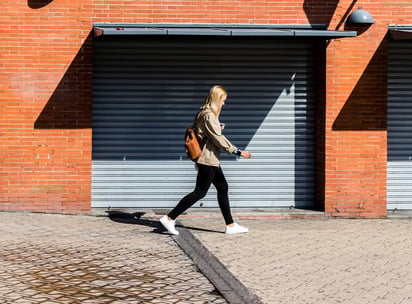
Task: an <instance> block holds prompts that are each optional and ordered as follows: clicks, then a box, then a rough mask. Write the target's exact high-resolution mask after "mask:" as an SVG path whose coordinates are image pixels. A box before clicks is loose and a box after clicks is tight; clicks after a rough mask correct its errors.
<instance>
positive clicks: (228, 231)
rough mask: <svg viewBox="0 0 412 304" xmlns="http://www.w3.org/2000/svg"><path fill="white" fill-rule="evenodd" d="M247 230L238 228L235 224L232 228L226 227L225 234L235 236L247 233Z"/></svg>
mask: <svg viewBox="0 0 412 304" xmlns="http://www.w3.org/2000/svg"><path fill="white" fill-rule="evenodd" d="M247 232H249V229H247V228H246V227H242V226H240V225H239V224H238V223H235V224H234V225H233V226H232V227H229V226H226V230H225V233H226V234H236V233H247Z"/></svg>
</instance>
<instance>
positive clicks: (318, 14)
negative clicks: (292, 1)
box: [303, 0, 339, 25]
mask: <svg viewBox="0 0 412 304" xmlns="http://www.w3.org/2000/svg"><path fill="white" fill-rule="evenodd" d="M338 3H339V0H326V1H319V0H305V2H304V3H303V10H304V11H305V14H306V17H307V18H308V20H309V22H310V24H326V25H329V24H330V22H331V20H332V17H333V15H334V13H335V10H336V6H337V5H338Z"/></svg>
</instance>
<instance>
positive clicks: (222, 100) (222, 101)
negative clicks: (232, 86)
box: [220, 95, 227, 107]
mask: <svg viewBox="0 0 412 304" xmlns="http://www.w3.org/2000/svg"><path fill="white" fill-rule="evenodd" d="M226 98H227V96H226V95H223V96H222V99H221V100H220V102H221V103H222V107H223V106H224V105H225V101H226Z"/></svg>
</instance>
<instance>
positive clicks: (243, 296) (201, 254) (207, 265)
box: [173, 225, 263, 304]
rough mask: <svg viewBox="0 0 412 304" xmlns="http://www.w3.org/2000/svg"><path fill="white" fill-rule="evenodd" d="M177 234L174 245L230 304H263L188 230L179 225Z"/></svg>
mask: <svg viewBox="0 0 412 304" xmlns="http://www.w3.org/2000/svg"><path fill="white" fill-rule="evenodd" d="M179 233H180V234H179V235H178V236H175V237H173V238H174V240H175V241H176V243H177V244H178V245H179V246H180V247H181V248H182V249H183V251H184V252H185V253H186V254H187V255H188V256H189V257H190V258H191V259H192V260H193V262H194V263H195V265H196V266H197V267H198V268H199V270H200V271H201V272H202V273H203V274H204V275H205V276H206V277H207V278H208V279H209V281H210V282H211V283H212V284H213V285H214V286H215V287H216V289H217V290H219V292H220V293H221V294H222V295H223V296H224V297H225V298H226V300H227V301H228V302H229V303H230V304H263V302H262V301H260V300H259V298H258V297H257V296H256V295H255V294H254V293H252V292H251V291H250V290H249V289H248V288H247V287H246V286H244V285H243V284H242V283H241V282H240V281H239V280H238V279H237V278H236V277H235V276H234V275H233V274H232V273H231V272H230V271H229V270H228V269H227V268H226V267H225V266H224V265H223V264H222V263H221V262H220V261H219V260H218V259H217V258H216V257H215V256H214V255H213V254H212V253H211V252H209V250H207V248H206V247H205V246H203V244H202V243H201V242H200V241H199V240H198V239H197V238H196V237H195V236H194V235H193V234H192V233H191V232H190V231H189V230H188V229H186V228H184V226H182V225H181V226H180V229H179Z"/></svg>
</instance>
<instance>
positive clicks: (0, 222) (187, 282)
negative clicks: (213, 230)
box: [0, 212, 226, 304]
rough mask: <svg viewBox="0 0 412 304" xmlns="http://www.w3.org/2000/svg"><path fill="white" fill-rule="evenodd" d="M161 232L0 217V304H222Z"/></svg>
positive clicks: (123, 222) (42, 217)
mask: <svg viewBox="0 0 412 304" xmlns="http://www.w3.org/2000/svg"><path fill="white" fill-rule="evenodd" d="M159 228H160V226H159V223H158V222H157V221H151V220H148V219H146V220H144V219H140V220H139V219H134V218H133V217H130V218H117V217H114V218H112V219H110V218H108V217H91V216H68V215H50V214H30V213H1V212H0V303H2V304H9V303H10V304H23V303H25V304H34V303H45V304H46V303H50V304H51V303H76V304H79V303H82V304H88V303H94V304H102V303H118V304H126V303H127V304H133V303H162V304H163V303H182V304H183V303H186V304H196V303H199V304H200V303H226V301H225V300H224V299H223V298H222V296H221V295H220V294H219V293H218V292H216V290H215V288H214V287H213V286H212V285H211V284H210V282H209V281H208V280H207V279H206V278H205V277H204V276H203V275H202V274H201V273H199V272H198V270H197V267H196V266H195V265H194V264H193V262H192V261H191V260H190V259H189V258H188V257H187V256H186V254H185V253H184V252H183V251H182V250H181V249H180V248H179V247H178V246H177V245H176V243H175V242H174V240H173V239H172V238H171V237H170V236H169V235H166V234H162V233H161V229H159ZM159 232H160V233H159Z"/></svg>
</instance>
